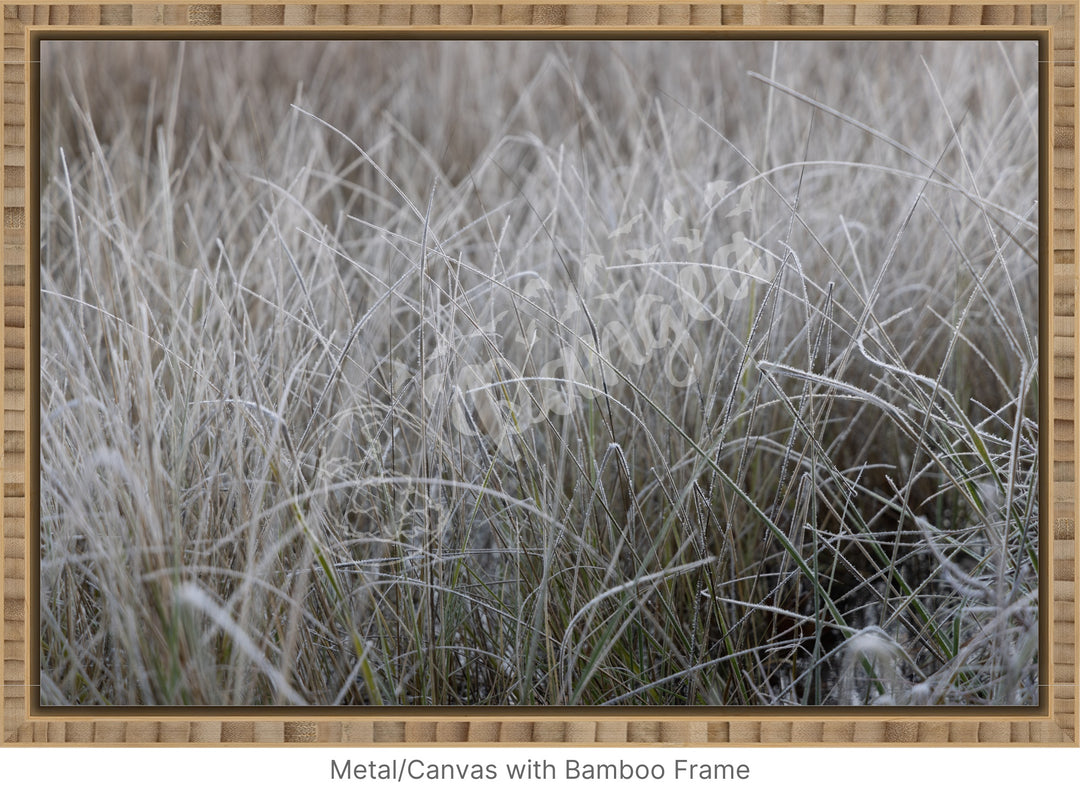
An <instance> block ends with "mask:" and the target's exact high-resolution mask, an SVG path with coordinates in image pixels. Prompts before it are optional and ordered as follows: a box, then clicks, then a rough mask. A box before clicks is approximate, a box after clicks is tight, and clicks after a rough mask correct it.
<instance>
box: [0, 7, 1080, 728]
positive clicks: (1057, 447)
mask: <svg viewBox="0 0 1080 802" xmlns="http://www.w3.org/2000/svg"><path fill="white" fill-rule="evenodd" d="M1076 12H1077V4H1075V3H1051V4H1032V5H1022V4H1009V3H986V4H974V3H962V4H952V5H945V4H935V3H917V4H909V5H886V4H878V3H861V2H860V3H832V2H829V3H825V4H814V5H811V4H801V3H745V4H734V3H732V4H728V3H689V4H675V3H660V4H653V3H631V4H611V3H600V4H594V5H585V4H566V5H559V4H549V5H539V4H524V3H516V2H515V3H504V4H501V5H483V4H467V3H458V2H451V3H445V4H432V5H422V4H416V5H409V4H379V3H358V4H337V3H334V4H331V3H312V4H239V3H223V4H180V3H153V4H151V3H118V4H91V3H73V4H48V3H28V4H9V3H5V4H4V63H3V92H4V97H3V136H4V143H3V167H4V169H3V178H2V182H3V183H2V187H3V220H4V228H3V253H4V348H3V376H4V437H3V472H4V477H3V514H4V521H3V522H4V527H3V535H2V537H3V550H2V555H0V559H2V565H3V577H4V586H3V587H4V591H3V595H4V608H3V609H4V627H3V643H2V651H3V668H4V673H3V682H4V688H3V696H2V699H0V705H2V720H3V725H2V726H3V737H2V739H0V740H2V742H3V743H4V744H5V745H9V744H42V743H69V744H77V743H96V744H112V745H122V744H190V743H201V744H261V745H276V744H288V743H317V744H327V745H329V744H346V743H351V744H375V743H382V744H407V743H408V744H422V743H432V744H434V743H468V744H475V745H491V744H507V745H509V744H545V743H546V744H554V743H560V744H561V743H565V744H575V745H590V744H595V745H620V744H657V745H659V744H688V745H708V744H733V745H751V744H799V743H805V744H835V745H844V744H855V743H859V744H904V743H906V744H923V745H932V744H944V743H955V744H984V743H985V744H993V743H996V744H1003V743H1014V744H1060V745H1074V746H1075V745H1076V744H1077V738H1078V735H1077V710H1076V697H1077V674H1076V670H1077V662H1078V661H1077V656H1078V651H1077V650H1078V646H1077V617H1076V590H1077V577H1076V570H1075V556H1074V555H1075V521H1076V504H1077V498H1076V478H1075V473H1076V462H1077V453H1076V441H1075V436H1074V432H1075V425H1076V423H1075V421H1076V392H1075V362H1076V351H1077V348H1076V346H1077V331H1076V326H1075V306H1076V295H1077V273H1076V266H1075V244H1074V243H1075V235H1076V208H1077V203H1076V184H1075V177H1074V171H1075V160H1076V145H1075V137H1074V128H1075V108H1076V92H1077V83H1076V73H1077V66H1076V61H1075V57H1076V34H1077V13H1076ZM995 37H999V38H1001V39H1016V38H1028V39H1030V40H1033V41H1036V42H1037V43H1038V52H1039V60H1040V64H1039V69H1038V81H1039V96H1038V101H1039V110H1038V126H1037V128H1038V137H1039V141H1038V154H1039V155H1038V158H1039V172H1040V175H1039V179H1038V275H1039V278H1038V306H1039V319H1038V380H1039V384H1040V385H1041V386H1040V391H1039V394H1038V406H1039V409H1038V431H1039V441H1038V457H1039V459H1038V464H1039V476H1038V509H1039V514H1038V521H1039V526H1038V549H1037V553H1038V568H1037V570H1038V626H1039V641H1038V660H1039V669H1038V670H1039V689H1040V691H1039V694H1038V699H1039V702H1038V705H1032V706H1017V707H1014V708H1010V707H1006V706H991V707H988V708H980V707H978V706H970V707H957V706H949V705H942V706H924V707H914V706H901V707H894V708H888V707H839V706H822V707H816V708H815V707H782V706H775V705H774V706H762V707H736V708H725V707H721V706H698V707H685V708H676V707H669V706H659V707H648V706H625V707H618V708H609V709H605V708H602V707H584V706H582V707H572V706H567V707H552V708H547V709H545V708H543V707H538V706H522V707H513V706H500V707H490V708H485V707H480V706H462V707H446V706H443V707H428V708H423V707H419V706H418V707H411V706H400V707H382V708H379V707H374V706H362V707H359V706H354V707H338V708H335V707H317V708H310V709H304V708H301V707H273V708H270V709H260V708H257V707H217V708H214V707H209V706H202V707H196V706H193V707H191V708H184V707H172V708H166V707H145V708H138V707H118V708H116V709H109V708H107V707H104V706H91V705H87V706H84V707H80V706H78V705H69V706H59V707H57V708H54V709H50V708H49V706H47V705H42V704H41V697H40V691H39V685H40V681H39V678H38V676H37V675H36V673H35V672H37V671H38V670H39V668H40V657H39V656H38V655H39V649H40V643H39V641H40V628H39V622H40V619H39V613H40V611H39V610H37V609H36V608H37V606H38V604H39V602H38V601H37V600H38V598H39V582H40V578H39V573H38V572H39V569H40V565H39V563H40V538H39V531H38V525H39V520H38V506H37V505H38V497H37V496H38V491H39V485H40V481H39V476H38V475H37V472H38V471H39V470H40V465H39V458H40V454H39V448H38V446H39V444H38V443H37V442H36V438H37V437H38V436H39V433H40V429H41V421H40V416H41V411H40V408H39V392H40V391H39V376H38V371H39V366H40V355H39V353H38V349H39V347H40V341H41V332H42V329H44V328H46V327H48V325H49V321H48V320H45V319H43V318H42V316H41V315H40V309H39V297H38V293H39V288H40V283H39V279H38V275H37V272H36V271H38V270H39V269H40V264H39V254H38V250H39V242H40V240H39V238H40V236H41V229H40V220H39V216H40V209H39V203H40V202H41V193H42V191H43V188H42V187H40V186H39V180H40V179H39V175H38V169H39V166H40V158H41V157H40V154H39V152H38V149H39V144H40V139H39V135H40V130H39V124H40V123H39V114H38V112H39V94H38V93H39V90H40V87H39V78H40V66H39V64H38V63H36V62H35V59H36V58H38V57H39V54H40V47H41V43H42V42H43V41H48V40H50V38H53V39H97V40H108V39H176V40H185V39H190V40H200V39H205V40H241V39H325V40H333V39H402V40H406V41H407V40H421V39H440V38H450V39H466V40H467V39H471V38H476V39H550V40H560V39H626V40H636V39H643V40H645V39H661V40H679V39H693V40H710V39H716V40H739V39H740V38H743V39H755V38H756V39H759V40H761V39H769V38H790V39H808V40H827V39H830V38H833V39H867V40H874V41H881V42H885V41H889V40H895V39H901V40H919V39H941V38H945V39H955V40H963V39H991V40H992V39H994V38H995ZM667 217H668V215H667V213H666V212H665V215H664V218H665V221H664V224H663V225H664V227H669V221H668V220H667ZM426 235H427V234H426V231H425V233H424V236H425V237H426ZM695 235H696V232H695Z"/></svg>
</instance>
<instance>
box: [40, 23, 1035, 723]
mask: <svg viewBox="0 0 1080 802" xmlns="http://www.w3.org/2000/svg"><path fill="white" fill-rule="evenodd" d="M1036 56H1037V52H1036V45H1035V43H1034V42H1004V43H996V42H940V43H919V42H894V43H884V42H878V43H855V42H853V43H839V42H785V43H781V44H774V43H770V42H756V43H737V42H727V43H717V42H712V43H710V42H695V43H688V42H682V43H672V42H651V43H650V42H644V43H602V42H593V43H586V42H576V43H574V42H569V43H526V42H485V43H478V42H472V43H437V42H414V43H408V42H381V43H331V44H313V43H309V44H302V43H288V42H278V43H270V42H262V43H243V44H236V43H233V44H228V43H195V42H188V43H170V42H157V43H141V44H140V43H120V42H98V43H73V42H56V43H50V42H46V43H44V44H43V47H42V88H41V98H42V102H41V126H42V128H41V130H42V141H41V164H42V169H41V295H40V304H41V324H42V326H41V393H40V405H41V433H40V434H41V437H40V440H41V565H40V577H41V583H40V587H41V684H42V695H41V698H42V702H43V703H44V704H82V705H107V704H109V705H112V704H130V705H187V704H193V705H255V704H259V705H261V704H274V705H285V704H322V705H331V704H334V705H372V704H384V705H386V704H398V705H601V704H607V705H686V704H690V705H821V704H828V705H849V704H900V705H922V704H933V705H941V704H947V705H988V704H998V705H1000V704H1007V705H1017V704H1034V703H1035V702H1037V701H1038V686H1037V667H1038V648H1037V647H1038V637H1037V629H1038V627H1037V621H1038V606H1037V601H1038V598H1037V596H1038V576H1037V574H1038V559H1039V555H1038V531H1039V529H1038V521H1039V509H1038V472H1039V464H1038V442H1039V427H1038V392H1039V388H1038V378H1039V377H1038V275H1039V270H1038V263H1037V251H1038V230H1037V229H1038V212H1037V208H1036V197H1037V189H1038V180H1037V150H1038V148H1037V120H1038V115H1037V83H1036V78H1037V64H1036Z"/></svg>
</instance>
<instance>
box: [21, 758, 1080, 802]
mask: <svg viewBox="0 0 1080 802" xmlns="http://www.w3.org/2000/svg"><path fill="white" fill-rule="evenodd" d="M395 758H396V759H402V758H405V759H412V758H419V759H421V760H424V761H427V762H439V763H446V762H459V763H488V762H492V763H495V764H496V765H497V766H499V768H500V772H499V773H500V779H498V780H493V781H469V780H466V781H453V782H450V781H441V782H440V781H411V782H410V781H406V782H403V783H400V784H398V783H393V782H371V781H365V780H340V779H339V780H331V779H330V761H331V759H335V760H337V761H338V763H339V764H340V763H342V762H343V761H344V760H347V759H351V760H352V761H353V762H354V763H355V762H356V761H368V760H376V761H382V762H387V761H392V760H394V759H395ZM534 758H535V759H541V760H543V759H547V760H550V761H552V762H554V763H555V764H556V765H557V766H559V767H562V766H563V765H564V763H565V761H566V760H567V759H568V758H572V759H575V760H579V761H581V762H583V763H584V762H594V763H595V762H617V761H619V760H625V761H629V762H634V763H639V762H643V763H650V764H651V763H661V764H664V765H665V766H666V767H667V768H668V774H669V775H670V774H671V773H672V770H673V766H674V763H675V760H676V759H677V758H686V759H690V760H697V761H701V762H708V763H715V762H724V763H746V764H748V765H749V766H750V779H748V780H745V781H715V782H710V781H692V782H691V781H680V782H675V781H673V780H670V779H669V780H665V781H660V782H653V781H647V782H637V781H627V782H619V781H609V782H600V781H597V782H585V781H580V780H579V781H576V782H571V781H567V780H565V779H559V780H555V781H533V782H527V781H511V780H508V779H505V771H504V770H503V768H504V766H505V764H506V763H507V762H508V761H522V760H527V759H534ZM560 771H561V768H560ZM0 788H2V790H3V794H2V796H3V797H4V799H5V800H13V801H14V800H16V799H36V798H42V799H64V798H66V797H71V798H77V799H79V800H80V802H83V801H84V800H87V801H89V800H98V799H101V800H106V799H107V800H127V799H132V800H135V799H154V800H162V801H163V802H164V801H166V800H183V802H193V801H197V802H202V800H207V802H209V800H217V799H228V798H232V797H233V795H234V794H236V793H239V794H241V796H240V798H245V797H247V798H254V799H257V800H259V802H263V801H264V800H277V799H282V800H291V799H295V800H318V802H330V801H331V800H339V799H341V800H345V799H348V800H360V799H366V798H371V797H370V796H369V795H375V798H386V797H387V796H389V798H390V800H392V801H393V800H396V799H414V798H416V799H419V798H434V799H438V800H439V802H451V800H475V799H500V800H511V802H526V801H527V800H534V799H535V800H548V801H550V800H553V799H559V798H560V797H562V798H563V799H590V800H599V799H605V798H614V799H617V800H619V802H622V801H623V800H639V799H640V800H643V801H644V800H648V801H649V802H656V800H657V794H658V793H665V792H666V793H676V794H680V795H685V796H684V798H685V799H687V800H689V799H693V800H702V802H705V801H706V800H709V801H710V802H711V800H724V802H733V801H734V800H743V799H745V800H755V802H756V801H757V800H798V802H808V801H809V800H829V802H836V801H837V800H849V799H859V800H866V801H867V802H889V801H890V800H897V802H899V801H900V800H903V802H914V800H920V799H923V798H925V799H927V800H962V799H974V800H977V801H978V802H989V801H990V800H1009V801H1010V802H1016V800H1021V799H1022V800H1027V801H1028V802H1031V801H1033V800H1040V801H1041V800H1051V799H1053V800H1059V799H1068V798H1073V797H1071V796H1070V795H1071V794H1074V793H1075V792H1076V790H1077V789H1078V788H1080V750H1078V749H1076V748H1069V747H1066V748H1049V747H992V746H990V747H978V748H971V747H956V748H924V747H900V748H874V747H865V748H842V749H838V748H832V747H815V748H803V747H799V748H794V747H761V748H744V749H735V748H725V747H714V748H708V749H682V748H651V747H650V748H625V747H624V748H619V749H601V748H584V749H583V748H547V749H535V748H534V749H522V748H505V749H499V748H471V747H470V748H462V747H443V748H399V747H393V748H359V747H335V748H326V747H317V748H308V747H277V748H246V747H239V748H220V747H214V748H203V747H180V748H177V747H146V748H95V747H26V748H23V747H10V748H0ZM31 795H33V796H31ZM248 795H250V796H248Z"/></svg>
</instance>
